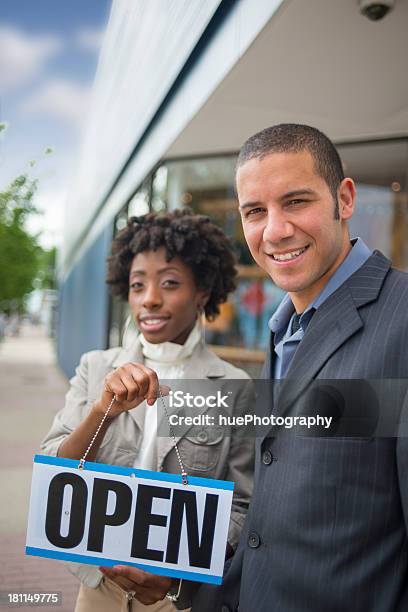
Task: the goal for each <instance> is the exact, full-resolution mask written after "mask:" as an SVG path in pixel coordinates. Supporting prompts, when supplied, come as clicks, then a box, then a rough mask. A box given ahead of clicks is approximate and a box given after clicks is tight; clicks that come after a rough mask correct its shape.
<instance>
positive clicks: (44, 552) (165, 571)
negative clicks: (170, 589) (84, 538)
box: [25, 546, 222, 584]
mask: <svg viewBox="0 0 408 612" xmlns="http://www.w3.org/2000/svg"><path fill="white" fill-rule="evenodd" d="M25 552H26V555H32V556H34V557H46V558H47V559H60V560H62V561H73V562H74V563H88V564H91V565H98V566H105V567H112V566H114V565H131V566H132V567H138V568H139V569H142V570H144V571H146V572H150V573H151V574H158V575H159V576H168V577H169V578H183V579H184V580H196V581H198V582H207V583H209V584H222V577H221V576H215V575H211V574H199V573H196V572H186V571H181V570H172V569H169V568H167V567H156V566H152V565H144V564H143V563H131V562H129V561H126V562H124V561H115V560H114V559H105V558H103V557H88V556H87V555H76V554H74V553H63V552H59V551H57V550H48V549H47V548H36V547H34V546H26V550H25Z"/></svg>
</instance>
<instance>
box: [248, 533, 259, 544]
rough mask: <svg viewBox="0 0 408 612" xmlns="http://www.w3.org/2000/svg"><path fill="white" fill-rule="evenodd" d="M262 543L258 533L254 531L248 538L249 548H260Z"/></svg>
mask: <svg viewBox="0 0 408 612" xmlns="http://www.w3.org/2000/svg"><path fill="white" fill-rule="evenodd" d="M260 543H261V539H260V537H259V535H258V534H257V533H256V531H252V532H251V533H250V534H249V538H248V546H249V548H258V546H259V545H260Z"/></svg>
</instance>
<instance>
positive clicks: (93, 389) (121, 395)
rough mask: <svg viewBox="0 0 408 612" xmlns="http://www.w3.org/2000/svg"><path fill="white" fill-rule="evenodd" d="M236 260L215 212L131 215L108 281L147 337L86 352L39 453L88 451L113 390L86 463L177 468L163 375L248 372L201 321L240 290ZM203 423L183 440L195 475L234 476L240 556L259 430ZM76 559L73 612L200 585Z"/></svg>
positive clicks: (166, 599) (115, 247)
mask: <svg viewBox="0 0 408 612" xmlns="http://www.w3.org/2000/svg"><path fill="white" fill-rule="evenodd" d="M235 263H236V261H235V256H234V253H233V250H232V247H231V244H230V242H229V240H228V238H227V237H226V236H225V234H224V233H223V232H222V230H221V229H220V228H219V227H217V226H216V225H215V224H214V223H212V222H211V221H210V219H209V218H208V217H205V216H202V215H196V214H193V212H192V211H190V210H188V209H184V210H176V211H174V212H166V213H159V214H156V213H149V214H147V215H144V216H140V217H132V218H130V219H129V221H128V223H127V226H126V227H125V228H124V229H123V230H121V231H120V232H119V233H118V234H117V236H116V237H115V239H114V240H113V243H112V254H111V256H110V257H109V259H108V275H107V283H108V284H109V285H110V286H111V289H112V293H113V294H114V295H116V296H119V297H120V298H121V299H122V300H126V301H128V303H129V306H130V310H131V313H132V316H133V319H134V322H135V324H136V326H137V328H138V330H139V335H138V336H137V338H136V339H135V340H134V342H133V343H132V345H131V346H130V347H127V348H124V347H118V348H112V349H108V350H106V351H91V352H90V353H86V354H85V355H83V356H82V358H81V361H80V364H79V366H78V368H77V370H76V375H75V376H74V378H73V379H72V380H71V381H70V382H71V386H70V389H69V392H68V394H67V397H66V403H65V407H64V408H63V409H62V410H61V411H60V412H59V413H58V414H57V416H56V417H55V420H54V423H53V425H52V427H51V430H50V432H49V433H48V434H47V436H46V438H45V440H44V441H43V443H42V450H43V452H45V453H47V454H51V455H55V456H59V457H67V458H72V459H80V458H81V457H82V456H83V454H84V453H85V451H86V449H87V448H88V445H89V442H90V440H91V439H92V437H93V435H94V433H95V431H96V429H97V427H98V425H99V424H100V422H101V419H102V417H103V416H104V414H105V412H106V409H107V407H108V406H109V404H110V403H111V401H112V400H113V399H114V403H113V405H112V407H111V409H110V411H109V414H108V418H107V419H106V420H105V422H104V424H103V426H102V428H101V430H100V433H99V434H98V436H97V438H96V440H95V442H94V444H93V446H92V448H91V450H90V452H89V455H88V456H87V460H91V461H99V462H102V463H110V464H117V465H125V466H131V467H137V468H142V469H147V470H154V471H164V472H171V473H180V466H179V463H178V459H177V454H176V449H175V447H174V443H173V440H172V438H166V437H159V436H158V435H157V405H156V399H157V398H158V395H159V380H160V381H163V380H166V381H170V382H169V385H171V380H181V379H185V380H194V379H217V380H219V381H220V384H221V385H222V384H224V385H225V386H224V392H227V391H226V388H227V387H228V380H229V379H248V378H249V377H248V375H247V374H246V372H244V371H243V370H240V369H238V368H236V367H234V366H232V365H231V364H229V363H227V362H225V361H223V360H221V359H220V358H219V357H217V356H216V355H215V354H214V353H213V352H212V351H210V350H209V349H208V347H207V346H206V344H205V342H204V340H203V331H202V328H201V318H202V315H205V317H206V318H207V319H208V320H212V319H214V318H215V317H216V316H217V314H218V313H219V306H220V304H222V303H224V302H225V301H226V300H227V297H228V294H229V293H230V292H231V291H233V290H234V289H235V279H236V269H235ZM223 380H225V382H224V383H223ZM237 383H238V388H240V389H241V391H239V392H238V393H235V394H234V396H233V397H234V399H233V400H232V401H233V402H235V404H234V406H233V407H232V409H233V410H234V411H236V412H239V411H241V412H243V411H244V410H245V406H248V403H249V402H251V395H250V394H251V391H250V386H249V385H248V384H247V380H242V382H241V383H240V382H239V381H236V383H235V384H237ZM230 385H231V383H230ZM157 403H158V402H157ZM195 429H196V431H195V433H194V432H193V431H192V430H188V431H186V432H185V435H184V436H182V437H181V439H180V440H179V442H178V447H179V450H180V454H181V457H182V460H183V463H184V466H185V468H186V470H187V472H188V473H189V474H192V475H196V476H205V477H210V478H222V479H226V480H232V481H234V482H235V488H234V499H233V505H232V512H231V521H230V528H229V535H228V547H227V553H226V554H227V555H228V554H232V552H233V550H234V549H235V548H236V546H237V543H238V539H239V535H240V532H241V528H242V525H243V522H244V519H245V515H246V513H247V510H248V505H249V500H250V496H251V492H252V472H253V439H252V440H251V438H249V437H243V436H242V435H241V436H239V434H238V432H237V431H234V430H233V429H232V430H231V431H230V432H229V433H228V434H227V435H225V432H224V431H220V430H219V429H218V428H213V427H208V428H207V429H205V428H202V427H201V428H199V431H197V428H195ZM193 433H194V436H193ZM70 565H71V567H70V569H71V571H72V572H73V573H75V574H76V575H77V576H78V577H79V578H80V579H81V581H82V583H81V587H80V591H79V595H78V599H77V604H76V612H90V611H91V610H96V609H98V611H99V612H105V611H106V612H108V611H109V612H115V610H116V611H118V612H119V611H125V610H132V612H139V611H142V610H150V611H151V612H156V611H158V610H160V611H169V612H170V611H171V610H174V607H173V603H172V602H175V604H176V606H177V608H179V609H184V608H186V607H188V604H189V591H190V590H191V589H193V588H194V583H190V582H184V583H182V581H178V580H172V579H170V578H167V577H162V576H157V575H154V574H149V573H147V572H143V571H142V570H140V569H137V568H133V567H126V566H118V567H117V568H110V569H108V568H100V570H101V571H100V570H98V569H97V568H96V567H95V566H87V565H74V564H70Z"/></svg>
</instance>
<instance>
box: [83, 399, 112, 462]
mask: <svg viewBox="0 0 408 612" xmlns="http://www.w3.org/2000/svg"><path fill="white" fill-rule="evenodd" d="M115 400H116V395H114V396H113V397H112V400H111V403H110V404H109V406H108V407H107V409H106V412H105V414H104V415H103V417H102V420H101V422H100V423H99V426H98V429H97V430H96V431H95V433H94V436H93V438H92V440H91V441H90V443H89V446H88V448H87V449H86V451H85V453H84V454H83V457H82V459H81V460H80V461H79V465H78V469H79V470H83V469H84V466H85V460H86V457H87V455H88V453H89V451H90V450H91V448H92V445H93V443H94V442H95V440H96V438H97V436H98V433H99V432H100V431H101V427H102V425H103V424H104V422H105V420H106V417H107V416H108V414H109V410H110V409H111V408H112V406H113V404H114V402H115Z"/></svg>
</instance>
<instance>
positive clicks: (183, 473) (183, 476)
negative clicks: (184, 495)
mask: <svg viewBox="0 0 408 612" xmlns="http://www.w3.org/2000/svg"><path fill="white" fill-rule="evenodd" d="M159 396H160V399H161V403H162V406H163V410H164V412H165V414H166V417H167V420H168V422H169V429H170V435H171V437H172V438H173V442H174V450H175V451H176V455H177V460H178V462H179V465H180V470H181V482H182V484H183V485H188V474H187V472H186V470H185V469H184V464H183V460H182V458H181V455H180V451H179V447H178V446H177V440H176V436H175V435H174V429H173V426H172V424H171V423H170V417H169V413H168V412H167V407H166V402H165V401H164V397H163V395H162V392H161V389H160V387H159Z"/></svg>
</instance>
